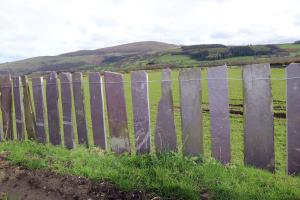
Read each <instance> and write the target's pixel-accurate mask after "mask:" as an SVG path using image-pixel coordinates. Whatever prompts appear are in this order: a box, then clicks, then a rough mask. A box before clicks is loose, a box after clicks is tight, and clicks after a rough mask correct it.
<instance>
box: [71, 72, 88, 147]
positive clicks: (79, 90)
mask: <svg viewBox="0 0 300 200" xmlns="http://www.w3.org/2000/svg"><path fill="white" fill-rule="evenodd" d="M82 80H83V77H82V73H81V72H75V73H74V74H73V77H72V81H73V95H74V105H75V116H76V126H77V134H78V143H79V144H85V145H86V146H88V144H89V142H88V133H87V126H86V119H85V109H84V95H83V85H82V83H83V81H82Z"/></svg>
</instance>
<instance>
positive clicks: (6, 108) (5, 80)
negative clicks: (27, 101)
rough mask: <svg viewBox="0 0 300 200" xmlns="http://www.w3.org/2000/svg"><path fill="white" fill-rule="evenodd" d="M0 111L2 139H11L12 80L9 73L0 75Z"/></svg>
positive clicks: (12, 137)
mask: <svg viewBox="0 0 300 200" xmlns="http://www.w3.org/2000/svg"><path fill="white" fill-rule="evenodd" d="M1 111H2V121H3V139H5V140H13V139H14V134H13V123H12V80H11V75H10V74H9V73H7V74H5V75H2V76H1Z"/></svg>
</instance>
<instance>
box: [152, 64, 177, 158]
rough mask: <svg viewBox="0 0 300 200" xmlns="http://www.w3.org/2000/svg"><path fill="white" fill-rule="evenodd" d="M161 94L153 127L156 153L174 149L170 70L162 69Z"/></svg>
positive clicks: (174, 131)
mask: <svg viewBox="0 0 300 200" xmlns="http://www.w3.org/2000/svg"><path fill="white" fill-rule="evenodd" d="M161 78H162V80H161V87H162V96H161V98H160V101H159V104H158V112H157V118H156V129H155V138H154V141H155V148H156V152H157V153H162V152H167V151H175V150H176V141H177V139H176V130H175V123H174V112H173V96H172V81H171V70H170V69H164V70H163V71H162V76H161Z"/></svg>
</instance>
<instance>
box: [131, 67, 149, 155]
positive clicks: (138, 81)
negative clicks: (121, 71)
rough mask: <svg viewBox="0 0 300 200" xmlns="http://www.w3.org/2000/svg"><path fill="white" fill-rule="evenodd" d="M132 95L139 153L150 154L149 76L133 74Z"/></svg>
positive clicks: (137, 72) (140, 73) (136, 143)
mask: <svg viewBox="0 0 300 200" xmlns="http://www.w3.org/2000/svg"><path fill="white" fill-rule="evenodd" d="M131 93H132V108H133V118H134V133H135V146H136V151H137V153H150V111H149V94H148V74H147V73H146V72H145V71H135V72H131Z"/></svg>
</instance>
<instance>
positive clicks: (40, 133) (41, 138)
mask: <svg viewBox="0 0 300 200" xmlns="http://www.w3.org/2000/svg"><path fill="white" fill-rule="evenodd" d="M43 80H44V79H43V77H34V78H32V79H31V81H32V92H33V99H34V107H35V118H36V133H37V141H38V142H40V143H46V140H47V139H46V130H45V119H44V112H45V111H44V96H43V94H44V89H43V88H44V86H43Z"/></svg>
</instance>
